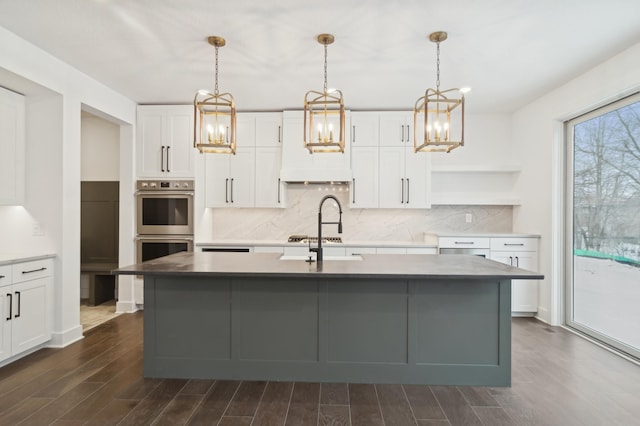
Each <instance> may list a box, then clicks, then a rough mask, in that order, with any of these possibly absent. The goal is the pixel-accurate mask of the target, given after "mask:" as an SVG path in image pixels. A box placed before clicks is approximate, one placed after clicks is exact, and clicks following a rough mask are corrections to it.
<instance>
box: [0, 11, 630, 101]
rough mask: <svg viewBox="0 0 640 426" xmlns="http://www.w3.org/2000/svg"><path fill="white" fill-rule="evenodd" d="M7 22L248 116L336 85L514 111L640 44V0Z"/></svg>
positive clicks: (93, 65)
mask: <svg viewBox="0 0 640 426" xmlns="http://www.w3.org/2000/svg"><path fill="white" fill-rule="evenodd" d="M0 26H2V27H4V28H6V29H8V30H9V31H11V32H13V33H15V34H17V35H18V36H20V37H21V38H23V39H25V40H27V41H29V42H31V43H33V44H35V45H36V46H38V47H40V48H42V49H44V50H46V51H48V52H50V53H51V54H52V55H54V56H56V57H58V58H59V59H61V60H63V61H64V62H66V63H68V64H70V65H72V66H74V67H75V68H77V69H79V70H80V71H82V72H84V73H85V74H88V75H90V76H92V77H93V78H95V79H96V80H98V81H100V82H102V83H104V84H105V85H107V86H109V87H111V88H113V89H114V90H116V91H118V92H120V93H122V94H123V95H125V96H127V97H129V98H131V99H132V100H134V101H136V102H138V103H144V104H147V103H162V104H164V103H176V104H188V103H191V102H192V101H193V97H194V94H195V92H196V91H197V90H198V89H203V88H204V89H213V68H214V67H213V64H214V48H213V47H211V46H210V45H209V44H208V43H207V41H206V38H207V36H210V35H219V36H223V37H225V38H226V40H227V45H226V46H225V47H223V48H221V49H220V57H219V72H220V74H219V80H220V81H219V85H220V91H221V92H230V93H232V94H233V96H234V98H235V100H236V106H237V108H238V110H240V111H254V110H280V109H301V108H302V103H303V99H304V95H305V93H306V92H307V91H308V90H321V89H322V86H323V48H322V46H321V45H320V44H318V43H317V41H316V40H315V37H316V36H317V35H318V34H320V33H332V34H333V35H334V36H335V43H334V44H332V45H330V46H329V48H328V83H329V87H333V88H339V89H341V90H342V92H343V93H344V98H345V105H346V106H347V108H349V109H411V108H412V107H413V104H414V102H415V101H416V99H417V98H418V97H420V96H421V95H422V94H424V91H425V89H427V88H428V87H434V86H435V80H436V72H435V68H436V67H435V64H436V46H435V44H433V43H431V42H429V41H428V40H427V35H428V34H429V33H430V32H433V31H438V30H444V31H447V32H448V34H449V38H448V39H447V40H446V41H445V42H443V43H442V44H441V55H440V56H441V78H440V79H441V88H442V89H448V88H451V87H461V86H470V87H471V88H472V91H471V92H470V93H469V94H468V95H467V108H468V110H470V111H472V112H510V111H513V110H515V109H517V108H519V107H521V106H523V105H525V104H527V103H528V102H530V101H532V100H534V99H535V98H537V97H538V96H540V95H542V94H544V93H546V92H547V91H549V90H552V89H553V88H555V87H558V86H559V85H562V84H564V83H565V82H567V81H569V80H571V79H572V78H574V77H576V76H578V75H580V74H581V73H583V72H584V71H585V70H588V69H590V68H592V67H593V66H595V65H597V64H598V63H600V62H602V61H604V60H606V59H608V58H610V57H612V56H613V55H615V54H617V53H619V52H621V51H623V50H625V49H626V48H628V47H630V46H632V45H634V44H636V43H638V42H640V2H639V1H638V0H608V1H602V0H536V1H532V0H483V1H479V0H455V1H454V0H449V1H442V0H440V1H434V0H399V1H390V0H369V1H357V0H323V1H321V2H311V1H303V0H275V1H274V0H271V1H269V0H242V1H240V0H236V1H222V0H173V1H169V0H135V1H133V0H56V1H50V0H28V1H25V0H0Z"/></svg>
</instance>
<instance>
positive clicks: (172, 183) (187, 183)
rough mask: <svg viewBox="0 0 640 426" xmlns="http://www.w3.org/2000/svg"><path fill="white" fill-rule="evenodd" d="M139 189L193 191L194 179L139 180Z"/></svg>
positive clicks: (137, 186) (137, 185) (137, 187)
mask: <svg viewBox="0 0 640 426" xmlns="http://www.w3.org/2000/svg"><path fill="white" fill-rule="evenodd" d="M136 189H137V190H138V191H193V190H194V182H193V180H139V181H138V182H137V184H136Z"/></svg>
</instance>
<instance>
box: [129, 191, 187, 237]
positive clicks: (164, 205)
mask: <svg viewBox="0 0 640 426" xmlns="http://www.w3.org/2000/svg"><path fill="white" fill-rule="evenodd" d="M193 196H194V182H193V181H192V180H171V181H162V180H144V181H138V182H137V191H136V201H137V203H136V204H137V234H138V235H191V236H193Z"/></svg>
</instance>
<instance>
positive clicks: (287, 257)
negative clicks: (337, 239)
mask: <svg viewBox="0 0 640 426" xmlns="http://www.w3.org/2000/svg"><path fill="white" fill-rule="evenodd" d="M278 259H280V260H307V261H308V260H309V256H295V255H294V256H292V255H286V254H283V255H282V256H280V257H279V258H278ZM334 260H338V261H343V260H362V256H360V255H359V254H354V255H351V256H325V257H324V262H329V261H334ZM313 261H314V262H315V257H314V258H313Z"/></svg>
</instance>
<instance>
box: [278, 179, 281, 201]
mask: <svg viewBox="0 0 640 426" xmlns="http://www.w3.org/2000/svg"><path fill="white" fill-rule="evenodd" d="M280 186H281V184H280V178H278V204H280Z"/></svg>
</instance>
